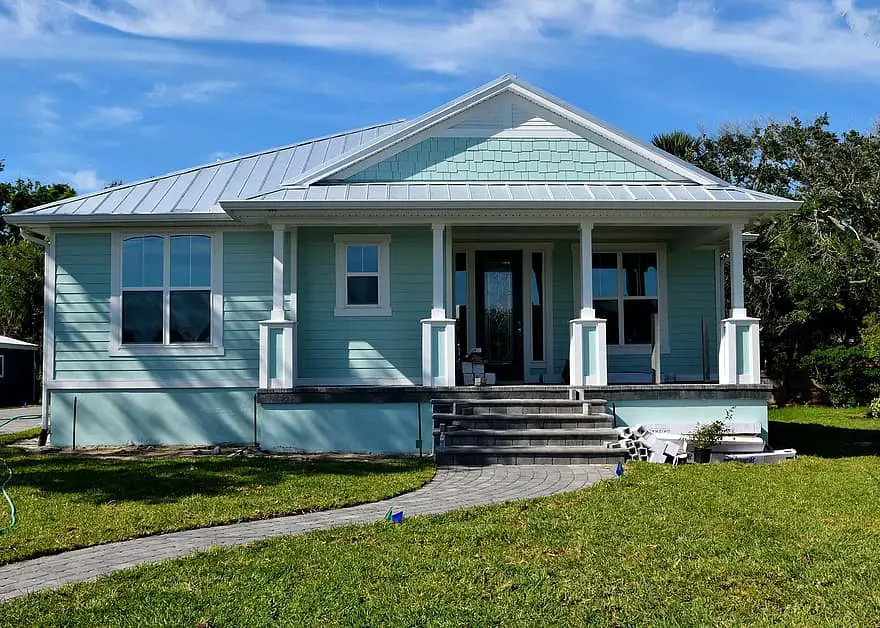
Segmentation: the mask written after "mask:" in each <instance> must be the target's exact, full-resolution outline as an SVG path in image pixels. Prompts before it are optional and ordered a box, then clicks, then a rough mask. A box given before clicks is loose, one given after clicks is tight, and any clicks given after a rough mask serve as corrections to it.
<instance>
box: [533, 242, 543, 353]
mask: <svg viewBox="0 0 880 628" xmlns="http://www.w3.org/2000/svg"><path fill="white" fill-rule="evenodd" d="M531 286H532V289H531V296H532V298H531V308H532V361H533V362H543V361H544V254H543V253H541V252H534V253H532V254H531Z"/></svg>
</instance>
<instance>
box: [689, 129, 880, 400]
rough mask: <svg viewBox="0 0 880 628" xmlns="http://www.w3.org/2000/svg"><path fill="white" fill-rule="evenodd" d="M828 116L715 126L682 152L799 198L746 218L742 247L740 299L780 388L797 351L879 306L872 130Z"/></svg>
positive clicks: (853, 325)
mask: <svg viewBox="0 0 880 628" xmlns="http://www.w3.org/2000/svg"><path fill="white" fill-rule="evenodd" d="M828 124H829V120H828V116H827V115H825V116H820V117H819V118H817V119H815V120H813V121H811V122H808V123H805V122H803V121H802V120H800V119H799V118H797V117H792V118H791V119H790V120H789V121H787V122H784V123H783V122H776V121H772V122H769V123H766V124H764V125H759V124H753V125H750V126H748V127H745V128H743V127H738V126H725V127H723V128H722V129H721V130H719V132H718V133H717V134H714V135H708V134H703V135H702V136H701V137H699V138H698V146H699V148H698V150H697V153H696V154H695V155H694V156H693V157H692V158H691V159H690V161H692V162H693V163H695V164H696V165H698V166H700V167H701V168H703V169H705V170H707V171H709V172H711V173H713V174H715V175H716V176H719V177H720V178H722V179H724V180H726V181H729V182H731V183H733V184H734V185H740V186H743V187H748V188H751V189H755V190H758V191H762V192H767V193H770V194H775V195H778V196H785V197H789V198H794V199H797V200H800V201H802V202H803V206H802V208H801V210H800V211H798V212H797V213H795V214H792V215H788V216H780V217H777V218H775V219H772V220H766V221H763V222H761V223H759V224H755V225H751V226H750V229H751V230H753V231H755V232H756V233H757V234H758V240H757V242H755V243H754V244H753V245H750V246H749V247H748V248H747V250H746V260H745V266H746V273H745V275H746V298H747V303H748V308H749V310H750V312H751V313H753V314H754V315H756V316H758V317H760V318H761V342H762V356H763V358H764V362H765V364H764V367H765V370H766V372H767V373H768V374H769V375H770V376H771V377H773V378H775V379H777V380H778V381H779V382H780V386H781V389H782V390H780V396H782V397H784V396H785V390H786V389H789V388H792V387H797V380H798V377H799V376H800V375H802V370H801V369H800V366H799V365H800V363H801V360H802V359H803V358H804V357H805V356H806V355H807V354H809V353H810V352H811V351H812V350H813V349H816V348H821V347H826V346H833V345H852V344H856V343H858V342H860V338H861V335H862V334H861V331H862V320H863V319H864V317H865V316H866V315H867V314H869V313H871V312H874V311H876V310H878V309H880V138H878V134H877V131H876V130H875V131H874V132H871V133H868V134H861V133H859V132H857V131H848V132H846V133H843V134H837V133H834V132H832V131H830V130H829V129H828Z"/></svg>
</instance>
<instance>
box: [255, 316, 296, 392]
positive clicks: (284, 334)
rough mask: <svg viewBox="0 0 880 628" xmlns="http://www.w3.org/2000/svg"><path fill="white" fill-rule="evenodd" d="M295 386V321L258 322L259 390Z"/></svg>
mask: <svg viewBox="0 0 880 628" xmlns="http://www.w3.org/2000/svg"><path fill="white" fill-rule="evenodd" d="M295 385H296V321H287V320H268V321H260V388H262V389H263V390H267V389H273V388H274V389H282V390H284V389H290V388H293V387H294V386H295Z"/></svg>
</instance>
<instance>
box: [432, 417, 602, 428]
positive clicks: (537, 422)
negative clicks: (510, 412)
mask: <svg viewBox="0 0 880 628" xmlns="http://www.w3.org/2000/svg"><path fill="white" fill-rule="evenodd" d="M440 424H446V425H456V426H458V427H459V428H461V429H466V430H586V429H610V428H611V427H613V425H612V421H611V420H610V419H565V418H562V417H552V418H551V417H548V418H547V419H481V418H459V419H444V420H443V421H436V420H435V421H434V426H435V427H436V428H439V426H440ZM450 431H451V430H450Z"/></svg>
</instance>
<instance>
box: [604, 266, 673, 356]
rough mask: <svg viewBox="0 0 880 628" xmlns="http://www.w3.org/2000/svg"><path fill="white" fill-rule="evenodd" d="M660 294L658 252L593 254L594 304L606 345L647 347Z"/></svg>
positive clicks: (649, 342)
mask: <svg viewBox="0 0 880 628" xmlns="http://www.w3.org/2000/svg"><path fill="white" fill-rule="evenodd" d="M659 295H660V293H659V279H658V260H657V253H594V254H593V305H594V307H595V309H596V316H597V317H598V318H604V319H605V320H607V321H608V322H607V326H608V327H607V330H608V331H607V333H608V344H609V345H650V344H651V341H652V335H653V315H654V314H657V313H658V312H659V298H660V297H659Z"/></svg>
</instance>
